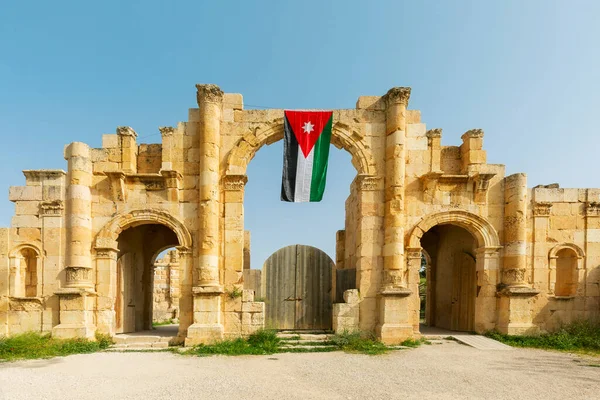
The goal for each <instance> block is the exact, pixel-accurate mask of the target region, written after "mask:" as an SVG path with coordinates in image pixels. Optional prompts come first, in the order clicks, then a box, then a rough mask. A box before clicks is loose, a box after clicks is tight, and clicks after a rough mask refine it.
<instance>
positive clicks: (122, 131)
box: [117, 126, 137, 137]
mask: <svg viewBox="0 0 600 400" xmlns="http://www.w3.org/2000/svg"><path fill="white" fill-rule="evenodd" d="M117 135H119V136H133V137H137V133H136V132H135V131H134V130H133V128H132V127H130V126H117Z"/></svg>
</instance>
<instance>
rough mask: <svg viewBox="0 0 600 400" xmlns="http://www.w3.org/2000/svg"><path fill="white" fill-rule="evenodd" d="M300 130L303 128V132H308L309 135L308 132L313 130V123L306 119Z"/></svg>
mask: <svg viewBox="0 0 600 400" xmlns="http://www.w3.org/2000/svg"><path fill="white" fill-rule="evenodd" d="M302 130H303V131H304V132H306V133H307V134H309V135H310V133H311V132H312V131H314V130H315V129H314V125H313V124H311V123H310V121H308V122H305V123H304V126H303V127H302Z"/></svg>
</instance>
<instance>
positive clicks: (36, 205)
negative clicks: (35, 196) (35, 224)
mask: <svg viewBox="0 0 600 400" xmlns="http://www.w3.org/2000/svg"><path fill="white" fill-rule="evenodd" d="M39 211H40V202H39V201H17V202H16V203H15V214H16V215H38V214H39Z"/></svg>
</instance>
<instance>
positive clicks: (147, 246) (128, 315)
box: [115, 224, 180, 336]
mask: <svg viewBox="0 0 600 400" xmlns="http://www.w3.org/2000/svg"><path fill="white" fill-rule="evenodd" d="M117 243H118V248H119V254H118V258H117V295H116V298H115V312H116V330H115V332H116V333H133V332H141V331H153V332H156V333H161V332H162V331H167V330H168V331H169V332H170V331H172V332H171V333H172V336H176V335H177V331H178V325H177V323H176V322H178V317H179V298H180V296H179V294H180V286H179V282H180V280H179V276H180V273H179V270H178V263H177V253H176V251H174V249H173V248H174V247H175V246H178V245H179V241H178V239H177V235H176V234H175V232H173V230H171V229H170V228H168V227H166V226H164V225H161V224H144V225H138V226H134V227H130V228H128V229H125V230H124V231H122V232H121V234H120V235H119V237H118V239H117ZM168 249H171V251H169V252H167V251H166V250H168ZM163 256H166V258H165V257H163ZM157 261H158V265H160V267H159V268H160V270H159V272H160V273H159V275H158V276H159V279H161V280H158V281H157ZM164 261H167V263H166V265H163V262H164ZM171 269H172V271H171ZM164 270H167V271H169V276H166V273H163V272H165V271H164ZM163 277H164V280H165V282H162V278H163ZM165 285H167V287H165ZM157 286H158V288H159V289H160V290H157ZM167 292H168V295H167ZM157 300H159V302H158V303H161V307H158V306H157ZM163 303H164V304H163ZM165 304H166V307H164V310H163V309H162V305H165ZM169 315H171V317H170V318H169V321H168V322H173V323H170V324H166V325H164V326H165V327H163V326H162V325H161V326H160V327H156V326H155V327H154V328H160V329H153V323H155V321H156V318H164V317H165V316H169ZM172 318H176V319H172ZM161 322H165V320H164V319H163V320H162V321H161ZM167 326H168V329H167V328H166V327H167ZM157 331H160V332H157ZM169 332H162V333H169Z"/></svg>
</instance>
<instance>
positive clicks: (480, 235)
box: [406, 210, 500, 248]
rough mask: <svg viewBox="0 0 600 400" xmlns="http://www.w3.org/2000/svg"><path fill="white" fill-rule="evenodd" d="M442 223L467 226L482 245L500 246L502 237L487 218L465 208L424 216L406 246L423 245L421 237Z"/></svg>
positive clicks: (487, 246)
mask: <svg viewBox="0 0 600 400" xmlns="http://www.w3.org/2000/svg"><path fill="white" fill-rule="evenodd" d="M440 224H454V225H458V226H460V227H462V228H465V229H466V230H468V231H469V232H471V234H473V236H474V237H475V239H477V243H478V245H479V246H480V247H485V248H499V247H500V239H499V237H498V233H497V232H496V230H495V229H494V227H493V226H492V225H491V224H490V223H489V222H488V221H487V220H486V219H485V218H483V217H481V216H479V215H476V214H472V213H470V212H468V211H464V210H449V211H442V212H439V213H435V214H430V215H427V216H424V217H423V219H422V220H421V221H420V222H419V223H418V224H417V225H416V226H415V227H414V229H413V230H412V232H411V234H410V236H409V239H408V243H407V246H406V247H407V248H411V247H412V248H419V247H421V237H423V235H424V234H425V232H427V231H428V230H429V229H431V228H433V227H434V226H436V225H440Z"/></svg>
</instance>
